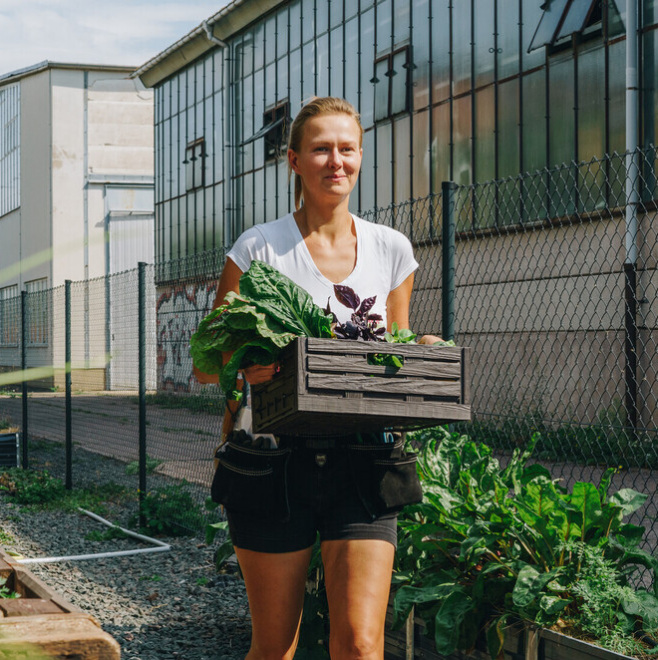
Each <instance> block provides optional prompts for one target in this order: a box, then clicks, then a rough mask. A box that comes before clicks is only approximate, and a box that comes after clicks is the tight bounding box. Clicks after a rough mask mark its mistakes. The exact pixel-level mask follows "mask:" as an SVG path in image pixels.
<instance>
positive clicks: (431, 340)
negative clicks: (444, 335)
mask: <svg viewBox="0 0 658 660" xmlns="http://www.w3.org/2000/svg"><path fill="white" fill-rule="evenodd" d="M437 341H443V340H442V339H441V337H437V336H436V335H423V336H422V337H421V338H420V339H419V340H418V341H417V342H416V343H418V344H436V342H437Z"/></svg>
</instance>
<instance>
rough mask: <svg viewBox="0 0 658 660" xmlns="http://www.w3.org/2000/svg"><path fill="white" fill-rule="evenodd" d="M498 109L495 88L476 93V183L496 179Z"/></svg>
mask: <svg viewBox="0 0 658 660" xmlns="http://www.w3.org/2000/svg"><path fill="white" fill-rule="evenodd" d="M495 130H496V107H495V104H494V88H493V86H489V87H485V88H484V89H481V90H478V91H477V92H476V93H475V173H474V175H473V179H474V181H476V182H478V183H482V182H484V181H491V180H492V179H495V178H496V151H495V146H496V145H495V137H494V136H495Z"/></svg>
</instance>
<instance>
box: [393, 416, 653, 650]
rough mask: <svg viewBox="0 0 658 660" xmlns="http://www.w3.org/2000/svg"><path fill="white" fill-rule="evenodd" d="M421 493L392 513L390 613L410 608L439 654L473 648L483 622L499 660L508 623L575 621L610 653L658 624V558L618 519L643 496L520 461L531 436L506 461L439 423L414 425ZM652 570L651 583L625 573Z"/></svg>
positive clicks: (639, 531) (633, 646) (634, 644)
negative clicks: (395, 544)
mask: <svg viewBox="0 0 658 660" xmlns="http://www.w3.org/2000/svg"><path fill="white" fill-rule="evenodd" d="M413 439H414V440H415V441H417V442H419V443H420V445H421V447H422V448H421V451H420V457H419V462H418V466H419V467H418V469H419V474H420V476H421V479H422V482H423V490H424V491H425V498H424V501H423V502H422V503H421V504H418V505H414V506H410V507H407V509H405V511H404V513H403V514H402V515H401V516H400V519H399V530H400V547H399V552H398V562H399V571H398V573H397V575H396V578H395V579H396V582H397V583H398V585H400V586H399V588H398V589H397V591H396V595H395V615H396V620H397V622H398V623H401V622H402V621H404V619H405V618H406V617H407V616H408V614H409V612H410V611H411V608H412V606H415V608H416V612H417V613H418V614H419V615H420V616H421V617H422V618H423V619H424V620H425V622H426V624H427V629H428V633H429V634H430V635H431V636H432V637H433V638H434V641H435V645H436V648H437V651H438V652H439V653H443V654H446V655H447V654H450V653H452V652H453V651H454V650H456V649H469V648H472V647H473V646H474V644H475V642H476V639H477V637H478V635H479V634H480V633H481V632H482V631H483V630H486V631H487V633H486V637H487V644H488V647H489V652H490V655H491V657H492V658H494V659H495V658H498V657H502V655H501V654H502V644H503V638H504V627H505V624H506V623H507V622H508V621H509V620H510V619H511V618H512V617H516V618H520V619H523V620H526V621H530V622H533V623H534V624H536V625H540V626H544V627H551V626H558V627H565V628H573V629H577V630H579V631H581V632H583V633H585V634H588V635H590V636H592V637H594V638H595V639H597V640H598V643H599V644H601V645H602V646H606V647H607V648H611V649H613V650H615V651H617V652H624V653H628V654H631V653H632V654H639V655H640V656H642V655H643V654H644V653H646V646H644V645H642V644H640V642H639V641H638V640H639V639H640V638H642V637H643V636H646V635H649V636H651V637H653V636H654V635H655V631H656V630H658V598H657V597H656V596H657V595H658V582H656V580H655V574H656V573H655V572H656V568H658V559H656V558H655V557H653V556H652V555H650V554H649V553H647V552H645V551H644V550H642V549H640V547H639V545H640V542H641V540H642V537H643V534H644V528H643V527H639V526H637V525H633V524H629V523H625V522H624V518H625V516H627V515H629V514H631V513H633V512H634V511H636V510H637V509H638V508H639V507H641V506H642V504H643V503H644V502H645V500H646V499H647V496H646V495H643V494H641V493H638V492H636V491H634V490H631V489H622V490H619V491H618V492H616V493H614V494H612V495H609V494H608V491H609V488H610V483H611V479H612V475H613V474H614V470H613V469H609V470H608V471H606V472H605V473H604V474H603V476H602V478H601V482H600V484H599V485H598V487H597V486H595V485H594V484H592V483H583V482H578V483H576V484H574V486H573V488H572V489H571V491H568V490H566V489H564V488H562V487H561V486H559V485H558V483H557V481H556V480H554V479H552V478H551V476H550V474H549V472H548V471H547V470H546V469H545V468H544V467H542V466H540V465H528V464H527V463H528V459H529V458H530V456H531V453H532V448H533V447H534V444H535V442H536V441H537V438H536V437H535V438H533V442H532V443H531V447H530V449H529V450H527V451H525V452H520V451H518V450H517V451H516V452H515V453H514V455H513V456H512V458H511V460H510V462H509V464H508V465H507V466H506V467H505V468H504V469H502V468H501V467H500V465H499V463H498V460H497V459H495V458H494V457H493V456H492V452H491V450H490V449H489V448H488V447H487V446H486V445H478V444H476V443H475V442H473V441H471V440H470V439H469V438H468V437H467V436H460V435H459V434H449V433H448V432H447V431H445V430H443V429H432V430H429V431H420V432H418V433H416V434H414V436H413ZM643 569H648V571H649V573H650V574H651V575H652V577H654V581H653V585H654V586H653V590H648V589H642V588H640V589H634V588H632V587H631V585H630V584H629V576H630V575H631V574H632V573H633V572H635V571H640V570H643Z"/></svg>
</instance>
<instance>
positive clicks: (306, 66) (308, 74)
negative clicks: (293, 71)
mask: <svg viewBox="0 0 658 660" xmlns="http://www.w3.org/2000/svg"><path fill="white" fill-rule="evenodd" d="M313 95H315V42H314V41H311V42H309V43H307V44H304V46H303V47H302V99H306V98H308V97H309V96H313Z"/></svg>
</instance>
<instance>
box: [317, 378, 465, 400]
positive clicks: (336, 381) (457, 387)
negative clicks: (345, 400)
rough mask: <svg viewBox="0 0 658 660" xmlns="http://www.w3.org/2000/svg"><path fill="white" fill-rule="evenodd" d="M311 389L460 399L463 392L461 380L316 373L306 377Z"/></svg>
mask: <svg viewBox="0 0 658 660" xmlns="http://www.w3.org/2000/svg"><path fill="white" fill-rule="evenodd" d="M306 387H307V388H308V389H309V390H311V389H312V390H344V391H348V392H349V391H352V392H384V393H391V394H419V395H421V396H425V397H427V396H442V397H451V398H453V399H455V400H456V401H458V400H459V398H460V397H461V393H462V387H461V383H460V382H459V381H442V380H423V381H422V382H419V381H418V379H417V378H381V377H378V376H365V375H364V376H359V375H355V374H340V375H335V376H334V375H333V374H314V373H310V374H308V375H307V377H306Z"/></svg>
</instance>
